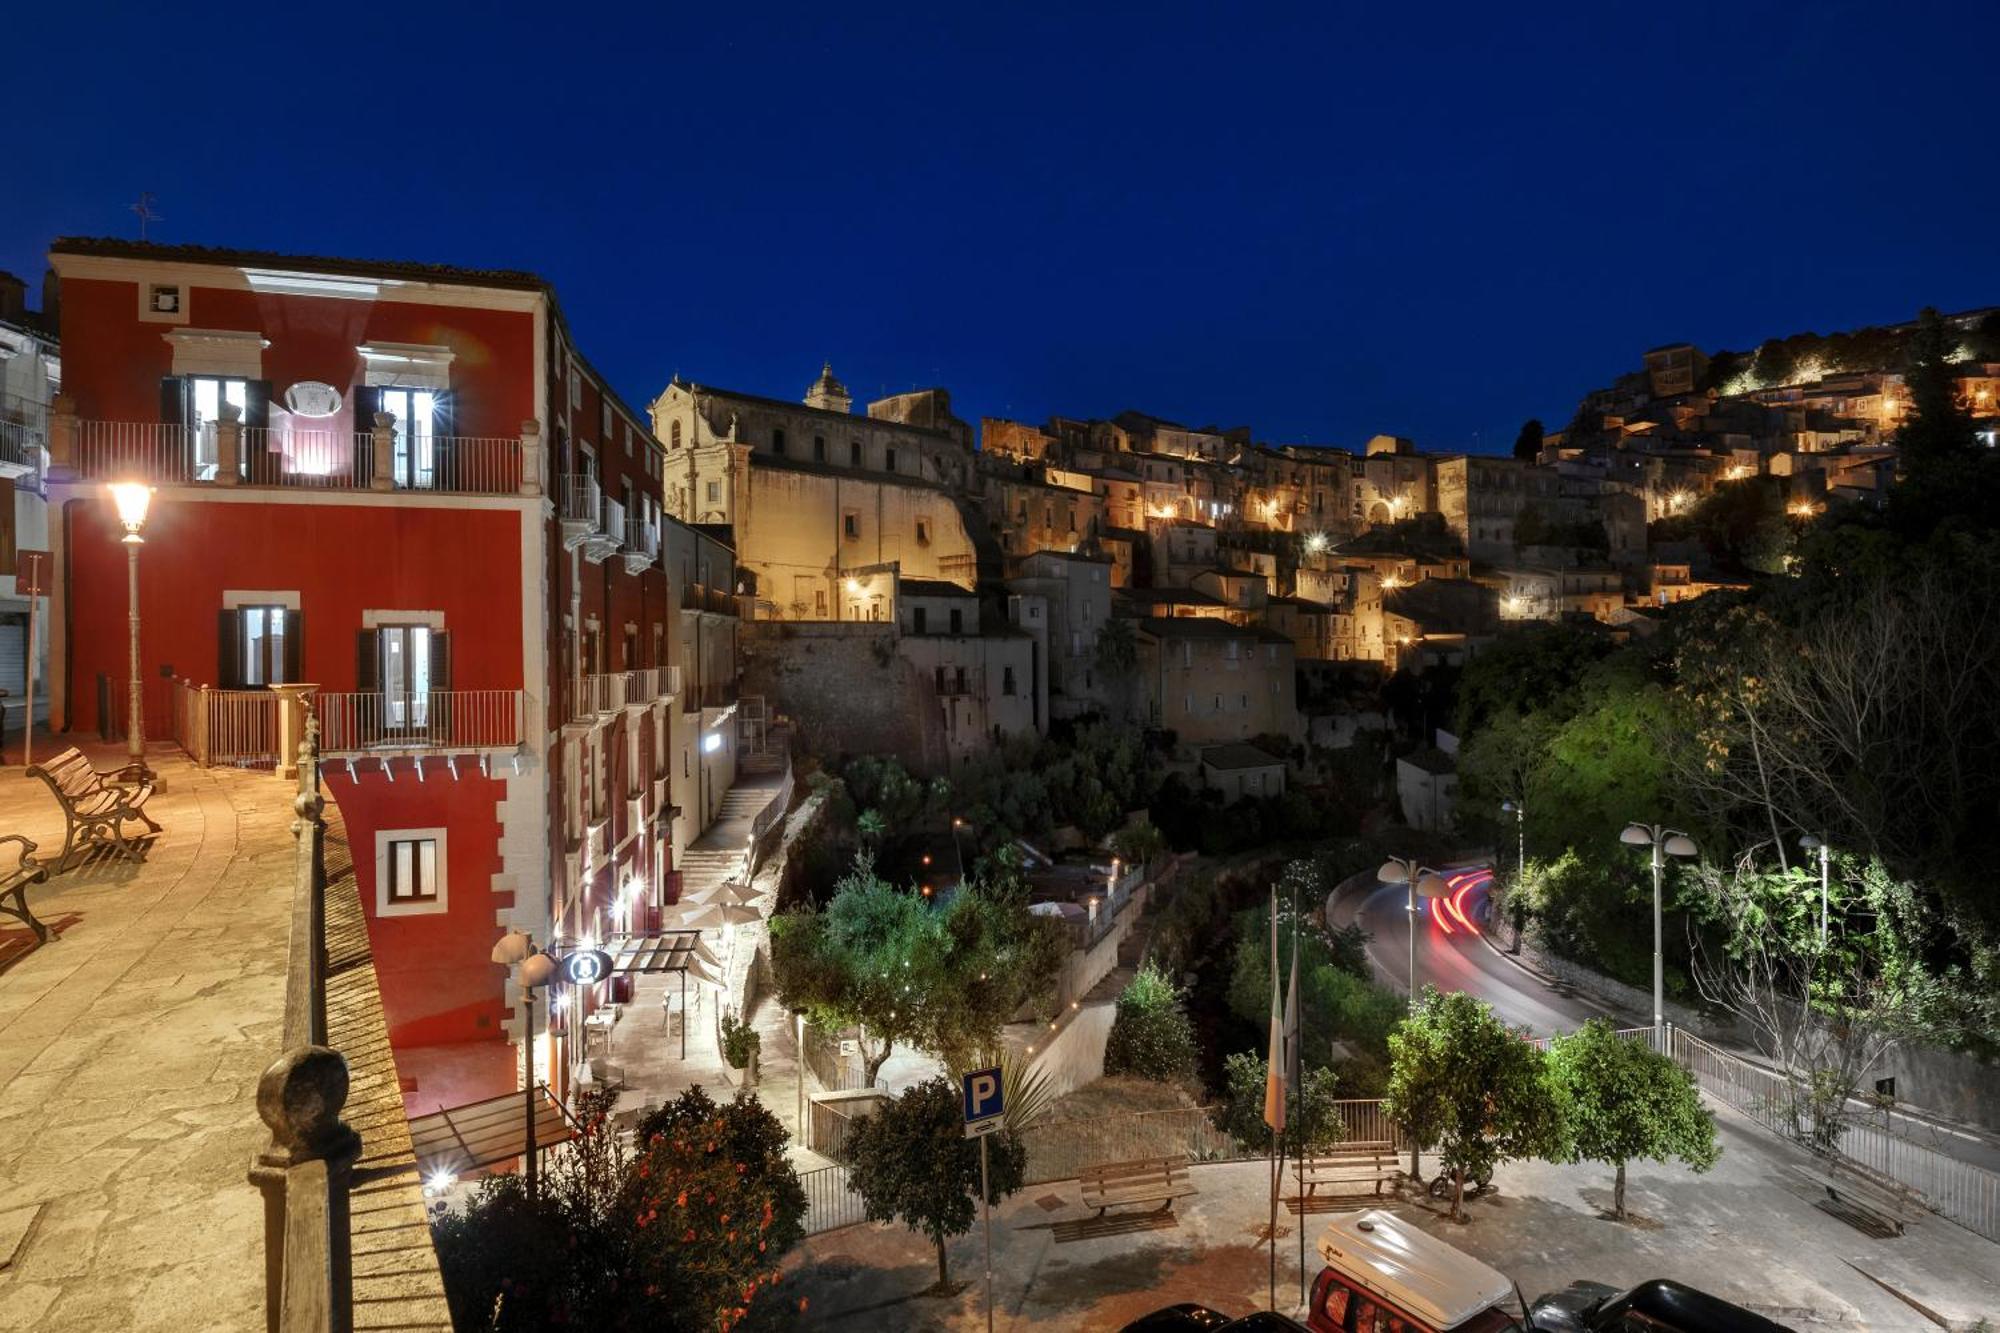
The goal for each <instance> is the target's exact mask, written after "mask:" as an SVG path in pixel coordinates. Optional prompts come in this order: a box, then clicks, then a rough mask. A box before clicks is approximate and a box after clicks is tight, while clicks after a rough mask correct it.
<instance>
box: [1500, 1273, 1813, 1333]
mask: <svg viewBox="0 0 2000 1333" xmlns="http://www.w3.org/2000/svg"><path fill="white" fill-rule="evenodd" d="M1529 1313H1530V1315H1532V1316H1533V1318H1534V1327H1535V1329H1536V1333H1626V1330H1645V1331H1646V1333H1651V1331H1652V1330H1654V1329H1665V1330H1672V1331H1673V1333H1681V1331H1682V1330H1685V1331H1686V1333H1790V1330H1789V1329H1787V1328H1786V1327H1785V1326H1784V1325H1783V1324H1778V1323H1773V1322H1772V1321H1771V1320H1769V1319H1766V1318H1764V1316H1763V1315H1760V1314H1753V1313H1752V1312H1750V1311H1749V1310H1746V1309H1744V1308H1743V1307H1742V1306H1740V1305H1731V1304H1730V1303H1729V1302H1728V1301H1725V1300H1723V1299H1722V1298H1721V1297H1720V1296H1711V1295H1709V1294H1708V1293H1707V1292H1705V1291H1697V1290H1696V1289H1695V1288H1693V1287H1689V1286H1683V1285H1682V1284H1681V1283H1679V1282H1669V1281H1667V1280H1666V1279H1664V1278H1654V1279H1653V1280H1652V1281H1651V1282H1641V1283H1640V1284H1639V1285H1638V1286H1636V1287H1634V1288H1632V1289H1631V1290H1630V1291H1624V1292H1621V1291H1619V1290H1618V1289H1617V1288H1616V1287H1607V1286H1605V1285H1604V1284H1603V1283H1602V1282H1572V1283H1570V1284H1569V1285H1568V1286H1567V1287H1564V1288H1563V1289H1562V1290H1561V1291H1557V1292H1551V1293H1550V1294H1549V1295H1547V1296H1544V1297H1542V1298H1541V1299H1540V1300H1538V1301H1536V1302H1535V1303H1534V1305H1533V1306H1532V1307H1530V1309H1529Z"/></svg>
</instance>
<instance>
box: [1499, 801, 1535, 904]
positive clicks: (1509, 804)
mask: <svg viewBox="0 0 2000 1333" xmlns="http://www.w3.org/2000/svg"><path fill="white" fill-rule="evenodd" d="M1500 813H1501V814H1503V815H1512V816H1514V841H1515V851H1514V882H1515V883H1517V884H1518V883H1519V882H1520V880H1521V876H1522V875H1524V874H1526V873H1527V870H1528V806H1527V803H1526V802H1525V801H1502V802H1500Z"/></svg>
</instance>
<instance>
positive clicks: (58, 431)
mask: <svg viewBox="0 0 2000 1333" xmlns="http://www.w3.org/2000/svg"><path fill="white" fill-rule="evenodd" d="M49 475H50V476H51V477H53V478H55V479H56V480H58V481H68V480H70V479H71V478H73V477H75V476H76V399H74V398H72V397H70V396H69V395H68V394H66V393H59V394H57V395H56V396H55V401H53V402H52V403H50V404H49Z"/></svg>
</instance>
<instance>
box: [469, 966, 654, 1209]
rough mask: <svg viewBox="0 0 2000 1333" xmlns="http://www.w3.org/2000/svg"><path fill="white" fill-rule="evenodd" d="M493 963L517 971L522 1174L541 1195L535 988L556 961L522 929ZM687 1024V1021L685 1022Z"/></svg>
mask: <svg viewBox="0 0 2000 1333" xmlns="http://www.w3.org/2000/svg"><path fill="white" fill-rule="evenodd" d="M492 958H493V961H494V962H496V963H499V964H500V965H501V966H503V967H511V968H513V969H514V983H515V984H516V985H518V986H519V987H520V988H521V1106H522V1116H523V1117H524V1119H523V1134H524V1137H523V1140H522V1144H521V1163H522V1173H523V1174H524V1175H525V1176H526V1177H527V1182H528V1198H529V1199H530V1200H533V1199H537V1198H539V1197H540V1195H541V1182H540V1179H539V1177H538V1174H537V1170H536V1165H535V1157H536V1148H535V987H537V986H540V985H544V984H546V983H547V982H548V981H549V979H550V978H552V977H553V976H555V974H556V960H555V959H554V958H553V957H552V956H550V955H549V954H545V953H540V952H538V951H537V950H536V949H535V942H534V940H533V939H531V938H529V937H528V936H527V935H525V934H523V933H522V932H520V931H518V930H510V931H508V932H507V933H506V934H505V935H502V936H501V937H500V941H499V943H497V944H495V945H494V946H493V954H492ZM682 1021H683V1024H685V1021H686V1020H685V1019H683V1020H682Z"/></svg>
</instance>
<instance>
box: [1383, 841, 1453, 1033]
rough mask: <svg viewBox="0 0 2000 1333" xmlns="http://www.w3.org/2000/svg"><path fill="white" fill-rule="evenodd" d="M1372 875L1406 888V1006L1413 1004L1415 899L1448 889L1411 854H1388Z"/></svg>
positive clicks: (1415, 963) (1415, 964)
mask: <svg viewBox="0 0 2000 1333" xmlns="http://www.w3.org/2000/svg"><path fill="white" fill-rule="evenodd" d="M1375 878H1376V879H1379V880H1381V881H1382V882H1383V883H1384V884H1401V885H1403V886H1404V887H1405V888H1406V889H1408V890H1409V899H1410V900H1409V904H1408V907H1407V909H1406V910H1408V912H1409V914H1410V1007H1411V1008H1412V1009H1414V1008H1416V1007H1417V899H1418V898H1419V897H1424V898H1442V897H1444V896H1445V895H1446V894H1447V893H1450V892H1451V886H1450V885H1449V884H1446V883H1445V881H1444V876H1443V875H1440V874H1439V873H1438V872H1437V871H1435V870H1432V869H1431V868H1430V867H1429V866H1420V865H1418V864H1417V863H1416V860H1415V859H1414V858H1410V857H1402V856H1392V857H1390V858H1389V859H1388V860H1387V861H1384V862H1383V863H1382V868H1381V869H1380V870H1378V871H1376V872H1375Z"/></svg>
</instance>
